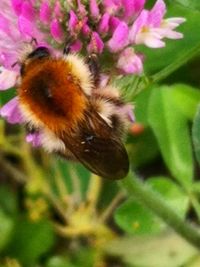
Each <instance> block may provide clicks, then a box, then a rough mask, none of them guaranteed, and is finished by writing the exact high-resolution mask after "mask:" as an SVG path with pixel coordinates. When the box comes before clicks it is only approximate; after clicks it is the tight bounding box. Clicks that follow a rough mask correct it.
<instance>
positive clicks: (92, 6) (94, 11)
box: [89, 0, 99, 19]
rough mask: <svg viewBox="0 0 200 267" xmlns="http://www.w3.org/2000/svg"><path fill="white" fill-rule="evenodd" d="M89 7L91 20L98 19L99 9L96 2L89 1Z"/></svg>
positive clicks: (93, 0)
mask: <svg viewBox="0 0 200 267" xmlns="http://www.w3.org/2000/svg"><path fill="white" fill-rule="evenodd" d="M89 5H90V13H91V16H92V18H94V19H98V18H99V7H98V4H97V1H96V0H90V1H89Z"/></svg>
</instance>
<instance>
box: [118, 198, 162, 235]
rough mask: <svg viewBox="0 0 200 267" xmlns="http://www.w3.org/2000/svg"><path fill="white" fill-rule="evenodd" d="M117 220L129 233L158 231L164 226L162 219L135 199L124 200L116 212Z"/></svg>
mask: <svg viewBox="0 0 200 267" xmlns="http://www.w3.org/2000/svg"><path fill="white" fill-rule="evenodd" d="M114 218H115V222H116V223H117V224H118V225H119V226H120V228H122V229H123V230H124V231H125V232H127V233H129V234H150V233H156V232H158V231H160V230H161V229H162V228H163V226H164V225H163V224H162V223H161V221H160V220H159V219H158V218H157V217H156V216H155V215H153V214H152V213H151V212H150V211H149V210H148V209H146V208H144V207H143V206H141V205H140V204H139V203H137V202H136V201H135V200H133V199H130V200H128V201H126V202H124V203H123V204H122V205H121V206H120V207H119V208H118V209H117V210H116V212H115V216H114Z"/></svg>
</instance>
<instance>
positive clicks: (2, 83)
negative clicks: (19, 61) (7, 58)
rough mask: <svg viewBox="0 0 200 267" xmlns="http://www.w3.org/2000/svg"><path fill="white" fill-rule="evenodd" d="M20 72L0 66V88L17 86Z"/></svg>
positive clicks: (5, 88)
mask: <svg viewBox="0 0 200 267" xmlns="http://www.w3.org/2000/svg"><path fill="white" fill-rule="evenodd" d="M17 77H18V73H17V72H15V71H10V70H7V69H5V68H3V67H0V90H7V89H9V88H11V87H13V86H15V84H16V81H17Z"/></svg>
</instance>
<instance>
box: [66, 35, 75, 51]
mask: <svg viewBox="0 0 200 267" xmlns="http://www.w3.org/2000/svg"><path fill="white" fill-rule="evenodd" d="M74 41H75V38H74V37H68V38H66V40H65V46H64V49H63V55H68V54H69V53H70V46H71V44H72V43H73V42H74Z"/></svg>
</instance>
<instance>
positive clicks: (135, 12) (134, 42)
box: [0, 0, 185, 146]
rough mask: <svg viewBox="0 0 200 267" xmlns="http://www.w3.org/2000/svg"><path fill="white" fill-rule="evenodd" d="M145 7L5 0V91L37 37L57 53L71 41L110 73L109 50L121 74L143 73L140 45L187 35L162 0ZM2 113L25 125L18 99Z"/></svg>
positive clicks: (1, 8) (1, 22)
mask: <svg viewBox="0 0 200 267" xmlns="http://www.w3.org/2000/svg"><path fill="white" fill-rule="evenodd" d="M144 5H145V0H102V1H97V0H89V1H88V3H86V1H81V0H65V1H64V0H52V1H48V0H37V1H35V0H1V1H0V65H1V67H0V90H6V89H9V88H11V87H15V86H16V85H17V80H18V77H19V69H20V68H19V66H18V65H17V64H16V62H17V61H18V59H19V56H20V53H21V51H22V50H23V49H24V47H25V45H26V44H27V43H29V44H30V43H31V42H32V40H33V39H34V40H36V41H37V45H38V46H41V45H42V46H46V47H49V48H50V49H51V50H52V52H53V53H55V55H61V54H62V51H63V49H64V46H65V43H66V39H68V40H71V46H70V51H71V52H76V53H82V54H83V55H85V54H88V53H96V54H98V56H99V60H100V62H101V67H102V69H103V70H105V72H106V70H107V69H108V66H107V62H106V61H105V57H104V54H106V55H108V56H109V61H110V62H111V63H113V64H112V66H113V67H112V68H113V70H115V73H116V75H117V74H124V75H130V74H134V75H140V74H141V73H142V72H143V59H144V56H143V55H141V54H139V53H138V52H137V46H138V45H146V46H148V47H150V48H159V47H163V46H165V42H164V38H169V39H179V38H182V34H181V33H178V32H176V31H175V28H176V27H177V26H179V25H180V24H181V23H183V22H184V21H185V19H184V18H168V19H165V18H164V15H165V13H166V5H165V3H164V1H163V0H157V2H156V3H155V5H154V6H153V7H152V9H151V10H146V9H145V8H144ZM0 115H1V116H2V117H4V118H6V119H7V121H8V122H10V123H22V122H23V119H22V117H21V115H20V111H19V108H18V98H17V97H15V98H13V99H12V100H10V102H8V103H7V104H5V105H4V106H3V107H2V108H1V109H0ZM27 141H28V142H32V144H33V145H35V146H37V145H39V143H40V142H39V135H38V133H34V134H29V135H28V136H27Z"/></svg>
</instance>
